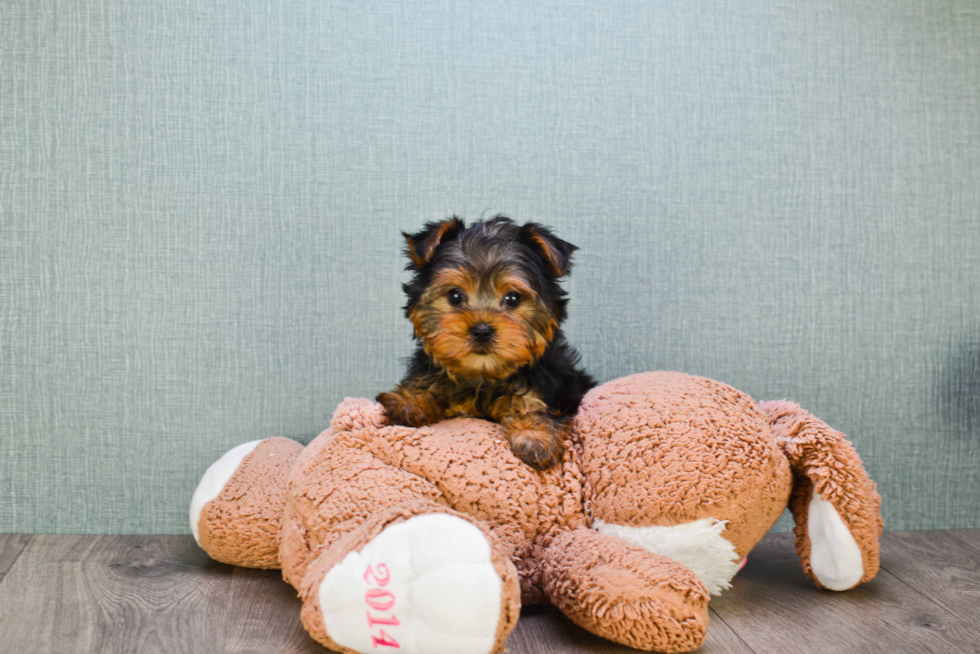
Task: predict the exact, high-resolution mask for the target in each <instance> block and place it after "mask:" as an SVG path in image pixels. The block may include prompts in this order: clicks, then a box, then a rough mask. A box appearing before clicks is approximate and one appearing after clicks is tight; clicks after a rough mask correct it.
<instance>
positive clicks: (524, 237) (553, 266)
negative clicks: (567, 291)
mask: <svg viewBox="0 0 980 654" xmlns="http://www.w3.org/2000/svg"><path fill="white" fill-rule="evenodd" d="M517 238H518V240H519V241H521V242H522V243H524V244H525V245H527V246H528V247H530V248H531V249H532V250H534V251H535V252H536V253H537V254H538V256H540V257H541V258H542V259H543V260H544V263H545V273H547V274H550V275H551V276H553V277H564V276H565V275H567V274H568V273H569V272H570V271H571V269H572V253H573V252H575V250H577V249H578V247H576V246H574V245H572V244H571V243H569V242H568V241H563V240H561V239H560V238H558V237H557V236H555V235H554V234H552V233H551V230H550V229H548V228H547V227H542V226H541V225H539V224H537V223H527V224H526V225H524V226H523V227H521V229H520V231H518V232H517Z"/></svg>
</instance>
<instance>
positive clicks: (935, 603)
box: [878, 564, 969, 627]
mask: <svg viewBox="0 0 980 654" xmlns="http://www.w3.org/2000/svg"><path fill="white" fill-rule="evenodd" d="M878 567H879V570H880V571H884V572H885V573H886V574H888V575H889V576H890V577H891V578H892V579H895V580H896V581H897V582H898V583H900V584H902V585H903V586H905V587H906V588H908V589H909V590H911V591H912V592H914V593H915V594H917V595H919V596H920V597H922V598H924V599H926V600H928V602H929V603H930V604H932V605H933V606H936V607H937V608H939V611H940V612H941V613H942V614H943V615H946V616H948V617H949V618H951V619H952V620H953V621H954V622H962V621H963V618H961V617H960V616H958V615H956V614H955V613H953V612H952V611H950V610H949V609H948V608H946V606H944V605H943V604H942V603H941V602H939V601H938V600H936V599H934V598H933V597H931V596H930V595H927V594H925V593H924V592H922V591H921V590H919V589H918V588H916V587H915V586H913V585H912V584H910V583H908V582H906V581H905V580H904V579H902V578H901V577H899V576H898V575H897V574H895V573H894V572H892V571H891V570H889V569H887V568H886V567H885V566H884V565H882V564H879V565H878ZM965 626H967V627H969V624H966V625H965Z"/></svg>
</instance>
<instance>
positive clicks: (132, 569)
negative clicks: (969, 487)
mask: <svg viewBox="0 0 980 654" xmlns="http://www.w3.org/2000/svg"><path fill="white" fill-rule="evenodd" d="M299 606H300V605H299V600H298V599H297V598H296V594H295V593H294V592H293V590H292V588H291V587H290V586H289V585H288V584H286V583H285V582H284V581H282V577H281V576H280V574H279V573H278V572H265V571H260V570H245V569H242V568H232V567H230V566H226V565H222V564H219V563H215V562H214V561H212V560H211V559H209V558H208V557H207V555H205V554H204V552H202V551H201V550H200V549H199V548H198V547H197V546H196V545H195V544H194V541H193V540H192V539H191V538H190V537H189V536H29V535H0V653H3V654H6V653H8V652H9V653H11V654H28V653H33V652H39V653H42V652H58V653H68V652H72V653H73V652H93V653H103V652H105V653H112V652H127V653H128V652H167V653H171V652H194V653H197V652H201V653H207V652H255V653H256V654H259V653H262V654H266V653H268V652H290V653H300V652H320V653H322V652H325V651H326V650H324V649H323V648H322V647H320V646H319V645H318V644H316V643H315V642H314V641H313V640H311V639H310V638H309V637H308V636H307V635H306V632H304V631H303V627H302V625H301V624H300V621H299ZM507 646H508V649H509V651H510V652H512V653H513V654H586V653H590V654H593V653H594V654H614V653H626V652H632V651H633V650H630V649H628V648H625V647H621V646H618V645H614V644H613V643H610V642H608V641H605V640H602V639H600V638H597V637H595V636H592V635H591V634H588V633H587V632H585V631H583V630H582V629H579V628H578V627H576V626H575V625H573V624H572V623H571V622H569V621H568V620H567V619H565V618H564V617H563V616H562V615H561V614H559V613H558V612H557V611H556V610H554V609H553V608H549V607H530V608H527V609H525V610H524V613H523V615H522V617H521V621H520V623H519V624H518V626H517V629H516V630H515V632H514V633H513V634H512V635H511V637H510V639H509V640H508V642H507ZM698 651H699V652H702V653H703V654H716V653H732V654H743V653H745V654H770V653H772V654H776V653H779V654H789V653H793V652H801V653H803V652H805V653H807V654H820V653H828V654H829V653H835V654H836V653H838V652H889V653H891V652H909V653H919V652H937V653H940V654H945V653H947V652H971V653H976V652H980V530H960V531H934V532H893V533H887V534H885V536H884V538H883V541H882V570H881V572H880V573H879V575H878V577H877V578H876V579H875V580H874V581H872V582H871V583H869V584H865V585H864V586H861V587H859V588H857V589H855V590H853V591H848V592H845V593H832V592H828V591H820V590H817V589H816V588H814V587H813V585H812V584H811V583H810V582H809V581H808V580H807V579H806V578H805V577H804V576H803V572H802V570H801V569H800V565H799V561H798V560H797V558H796V554H795V551H794V550H793V543H792V535H790V534H769V535H768V536H766V538H765V539H764V540H763V541H762V543H760V544H759V545H758V546H757V547H756V549H755V550H753V552H752V553H751V554H750V555H749V562H748V565H746V567H745V569H743V570H742V571H741V572H740V573H739V575H738V576H737V577H736V578H735V581H734V582H733V588H732V589H731V590H729V591H727V592H726V593H724V594H723V595H721V596H720V597H717V598H715V599H713V600H712V602H711V626H710V628H709V632H708V639H707V641H706V642H705V644H704V646H703V647H702V648H701V649H700V650H698Z"/></svg>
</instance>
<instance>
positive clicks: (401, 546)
mask: <svg viewBox="0 0 980 654" xmlns="http://www.w3.org/2000/svg"><path fill="white" fill-rule="evenodd" d="M503 593H504V584H503V582H502V581H501V577H500V575H499V574H498V573H497V571H496V570H495V568H494V565H493V562H492V549H491V545H490V543H489V542H488V540H487V538H486V536H484V534H483V532H482V531H481V530H480V529H479V528H478V527H476V526H475V525H473V524H471V523H470V522H468V521H466V520H464V519H463V518H460V517H457V516H454V515H449V514H445V513H435V514H427V515H420V516H416V517H413V518H410V519H408V520H405V521H403V522H397V523H394V524H391V525H389V526H388V527H386V528H385V529H384V530H383V531H381V533H379V534H378V535H377V536H375V537H374V538H372V539H371V540H370V541H368V543H367V544H366V545H364V546H363V547H362V548H361V549H360V551H352V552H350V553H349V554H347V556H345V557H344V559H343V560H342V561H341V562H340V563H337V564H336V565H334V566H333V567H332V568H331V569H330V570H329V571H328V572H327V573H326V575H325V576H324V577H323V580H322V581H321V582H320V584H319V588H318V589H317V590H316V597H317V599H318V601H319V606H320V612H321V615H322V617H323V627H324V629H325V631H326V634H327V636H328V638H329V639H330V640H331V641H333V642H334V643H336V644H337V645H340V646H341V647H343V648H346V649H349V650H352V651H354V652H362V653H365V654H366V653H368V652H384V651H396V650H397V651H398V652H404V653H405V654H413V653H423V652H424V653H426V654H428V653H438V652H445V653H446V654H490V652H493V651H494V650H495V649H496V648H497V645H498V643H497V640H498V626H499V623H500V620H501V610H502V604H503V599H502V598H503Z"/></svg>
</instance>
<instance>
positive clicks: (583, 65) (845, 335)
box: [0, 0, 980, 533]
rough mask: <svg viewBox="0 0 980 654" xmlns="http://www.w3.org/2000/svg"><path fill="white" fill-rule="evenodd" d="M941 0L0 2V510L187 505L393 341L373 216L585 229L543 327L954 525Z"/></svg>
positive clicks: (142, 509) (17, 527)
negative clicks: (670, 376) (743, 401)
mask: <svg viewBox="0 0 980 654" xmlns="http://www.w3.org/2000/svg"><path fill="white" fill-rule="evenodd" d="M978 144H980V6H978V4H977V3H976V2H973V1H971V0H963V1H954V2H936V1H935V0H851V1H845V0H838V1H833V0H815V1H814V2H805V3H804V2H797V1H794V0H758V1H755V2H738V1H736V0H729V1H713V2H711V1H707V2H688V1H678V2H612V1H603V2H594V1H593V0H574V1H570V0H561V1H553V2H534V3H531V2H519V1H514V2H503V3H486V2H456V1H452V0H445V1H441V2H431V3H430V2H418V1H412V2H404V1H403V2H364V1H362V0H356V1H350V2H323V1H320V0H292V1H287V0H250V1H241V2H239V1H236V2H220V3H219V2H214V1H213V0H185V1H182V2H177V1H174V0H166V1H163V0H160V1H148V0H103V1H95V0H92V1H85V2H81V1H54V0H14V1H11V0H0V357H2V359H0V531H8V532H9V531H25V532H26V531H31V532H77V533H121V532H138V533H187V532H188V525H187V505H188V501H189V499H190V495H191V493H192V491H193V489H194V487H195V485H196V482H197V480H198V478H199V476H200V475H201V473H202V472H203V471H204V470H205V469H206V468H207V466H208V465H209V464H210V463H211V462H212V461H213V460H214V459H215V458H216V457H218V456H219V455H221V454H222V453H223V452H224V451H226V450H227V449H228V448H230V447H232V446H233V445H235V444H238V443H241V442H243V441H248V440H252V439H256V438H262V437H265V436H271V435H282V436H288V437H292V438H296V439H299V440H301V441H303V442H306V441H308V440H309V439H311V438H312V437H313V436H315V435H316V434H317V433H318V432H319V431H320V430H322V429H323V428H325V427H326V426H327V424H328V422H329V419H330V415H331V413H332V411H333V408H334V407H335V405H336V404H337V403H338V401H340V400H341V399H342V398H343V397H344V396H374V395H375V394H376V393H377V392H378V391H381V390H383V389H387V388H389V387H391V386H392V385H393V384H394V383H395V381H396V380H397V379H398V378H399V376H400V374H401V371H402V364H401V361H400V359H401V358H402V357H405V356H406V355H408V353H409V352H410V349H411V341H410V330H409V326H408V323H407V321H405V319H404V318H403V317H402V315H401V310H400V307H401V305H402V303H403V300H402V297H401V295H400V288H399V284H400V282H402V281H404V280H405V279H406V275H405V273H404V272H403V271H402V266H403V261H402V260H401V258H400V255H399V249H400V246H401V241H400V237H399V230H402V229H409V230H410V229H413V228H417V227H419V226H420V225H421V224H422V223H423V222H424V221H426V220H432V219H436V218H441V217H445V216H448V215H449V214H451V213H454V212H455V213H458V214H461V215H463V216H465V217H466V218H469V219H474V218H477V217H479V216H490V215H493V214H494V213H496V212H506V213H508V214H511V215H513V216H514V217H516V218H517V219H521V220H527V219H533V220H537V221H542V222H544V223H547V224H550V225H553V226H554V227H555V228H556V229H557V231H558V233H559V234H560V235H561V236H563V237H565V238H566V239H568V240H570V241H571V242H573V243H575V244H577V245H579V246H580V247H581V248H582V249H581V252H580V253H579V256H578V259H577V266H576V269H575V271H574V272H573V274H572V277H571V279H570V281H569V283H568V287H569V289H570V291H571V296H572V304H571V317H570V320H569V322H568V329H567V331H568V333H569V337H570V340H571V341H572V342H573V343H574V344H575V345H577V346H578V347H579V348H580V349H581V351H582V353H583V356H584V361H585V363H586V364H587V366H588V368H589V369H590V370H591V371H592V372H593V374H595V375H596V376H597V377H598V378H600V379H602V380H608V379H611V378H614V377H617V376H620V375H626V374H629V373H633V372H638V371H643V370H650V369H676V370H684V371H689V372H692V373H696V374H700V375H706V376H710V377H713V378H716V379H719V380H722V381H725V382H727V383H730V384H732V385H734V386H736V387H737V388H740V389H742V390H744V391H746V392H748V393H749V394H751V395H752V396H753V397H755V398H757V399H777V398H784V397H785V398H789V399H792V400H795V401H798V402H800V403H801V404H802V405H803V406H805V407H806V408H808V409H810V410H812V411H813V412H815V413H816V414H818V415H819V416H821V417H823V418H824V419H825V420H827V421H828V422H829V423H830V424H831V425H833V426H834V427H836V428H838V429H840V430H842V431H844V432H845V433H847V434H849V435H850V436H851V437H852V439H853V441H854V443H855V445H856V446H857V449H858V451H859V452H860V454H861V456H862V458H863V459H864V461H865V463H866V465H867V467H868V469H869V470H870V472H871V475H872V476H873V478H874V479H876V480H877V481H878V483H879V485H880V489H881V492H882V495H883V496H884V498H885V504H884V511H885V516H886V520H887V525H888V528H890V529H924V528H943V527H980V510H978V508H977V498H978V497H980V472H978V471H980V433H978V431H980V303H978V299H980V145H978Z"/></svg>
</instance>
